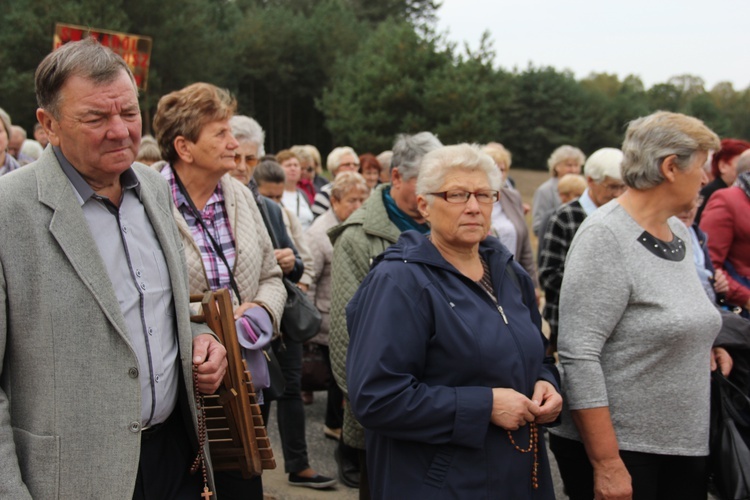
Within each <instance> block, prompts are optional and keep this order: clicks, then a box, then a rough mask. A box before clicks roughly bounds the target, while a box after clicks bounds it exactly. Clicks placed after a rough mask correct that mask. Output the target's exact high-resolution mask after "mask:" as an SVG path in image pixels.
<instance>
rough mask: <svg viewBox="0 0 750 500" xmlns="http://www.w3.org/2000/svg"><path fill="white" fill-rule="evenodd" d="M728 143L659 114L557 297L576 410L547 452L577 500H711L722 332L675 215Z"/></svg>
mask: <svg viewBox="0 0 750 500" xmlns="http://www.w3.org/2000/svg"><path fill="white" fill-rule="evenodd" d="M718 146H719V139H718V137H717V136H716V134H714V133H713V132H712V131H711V130H709V129H708V128H707V127H706V126H705V125H704V124H703V123H702V122H701V121H700V120H697V119H695V118H691V117H688V116H685V115H681V114H676V113H666V112H657V113H654V114H653V115H650V116H647V117H645V118H639V119H638V120H635V121H633V122H631V124H630V126H629V127H628V130H627V132H626V135H625V141H624V143H623V146H622V150H623V153H624V159H623V162H622V174H623V175H622V178H623V181H624V182H625V184H627V186H628V187H629V189H628V191H627V192H626V193H625V194H623V195H622V196H621V197H620V198H618V199H617V200H613V201H611V202H609V203H607V204H606V205H604V206H603V207H601V208H600V209H599V210H598V211H597V212H595V213H594V214H592V215H591V216H589V217H587V218H586V220H585V222H584V223H583V225H582V226H581V227H580V229H579V230H578V232H577V233H576V236H575V238H574V240H573V243H572V245H571V249H570V252H569V253H568V258H567V261H566V265H565V268H566V269H565V277H564V279H563V284H562V291H561V297H560V337H559V356H560V364H561V367H562V370H561V372H563V373H564V378H563V388H564V399H565V401H566V405H565V406H566V409H565V413H564V414H563V424H562V425H561V426H560V427H559V428H557V429H552V430H550V432H552V433H553V434H554V436H553V439H551V441H550V447H551V448H552V450H553V451H554V452H555V455H556V457H557V460H558V463H559V464H560V470H561V474H562V477H563V481H564V483H565V488H566V491H567V493H568V494H569V495H570V497H571V498H572V499H578V498H588V499H590V498H593V497H594V495H595V494H596V497H597V498H617V499H619V498H631V496H632V497H634V498H681V499H689V498H696V499H701V500H705V498H706V494H707V493H706V455H708V430H709V406H710V404H709V379H710V377H709V371H710V369H711V368H715V367H716V365H717V364H718V365H719V366H720V367H721V368H722V371H725V372H728V371H729V369H731V359H730V358H729V356H728V354H727V353H726V351H724V350H723V349H720V348H716V349H712V343H713V341H714V338H715V337H716V335H717V333H718V331H719V328H720V326H721V320H720V317H719V313H718V312H717V311H716V309H715V308H714V306H713V305H712V304H711V302H710V301H709V300H708V298H707V297H706V294H705V292H704V291H703V288H702V286H701V284H700V281H699V280H698V278H697V276H696V273H695V268H694V266H693V256H692V249H691V247H690V245H689V244H686V242H688V243H689V235H688V233H687V231H686V229H685V227H684V226H683V225H682V223H681V222H680V221H679V220H678V219H677V218H675V217H673V216H674V215H675V214H677V213H679V212H681V211H682V210H685V209H686V208H689V207H690V206H691V205H692V203H693V202H694V200H695V197H696V195H697V193H698V190H699V189H700V186H701V182H702V180H703V178H704V175H705V174H704V172H703V169H702V167H703V164H704V163H705V161H706V158H707V155H708V152H709V151H710V150H713V149H717V148H718Z"/></svg>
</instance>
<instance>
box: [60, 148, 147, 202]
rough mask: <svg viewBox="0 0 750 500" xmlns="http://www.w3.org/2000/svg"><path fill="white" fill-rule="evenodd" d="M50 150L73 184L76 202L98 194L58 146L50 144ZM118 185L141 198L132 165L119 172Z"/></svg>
mask: <svg viewBox="0 0 750 500" xmlns="http://www.w3.org/2000/svg"><path fill="white" fill-rule="evenodd" d="M52 151H54V153H55V156H56V157H57V161H58V163H60V166H61V167H62V170H63V172H65V175H66V176H67V178H68V180H69V181H70V184H71V185H72V186H73V189H74V191H75V193H76V196H77V197H78V202H79V203H80V204H81V205H83V204H84V203H86V202H87V201H88V200H89V199H90V198H92V197H96V196H98V195H97V194H96V191H94V190H93V188H92V187H91V186H89V184H88V182H86V181H85V180H84V178H83V177H82V176H81V174H80V173H79V172H78V170H76V169H75V167H74V166H73V165H72V164H71V163H70V162H69V161H68V159H67V158H65V155H64V154H63V152H62V150H61V149H60V148H59V147H58V146H52ZM120 185H121V186H122V189H123V190H126V189H133V190H135V194H136V195H138V199H140V198H141V184H140V182H139V181H138V176H136V175H135V171H134V170H133V167H128V169H127V170H126V171H124V172H123V173H122V174H120Z"/></svg>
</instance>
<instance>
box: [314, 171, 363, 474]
mask: <svg viewBox="0 0 750 500" xmlns="http://www.w3.org/2000/svg"><path fill="white" fill-rule="evenodd" d="M368 196H370V188H369V187H367V183H366V182H365V179H364V178H363V177H362V176H361V175H360V174H358V173H357V172H342V173H341V174H339V175H338V176H336V179H335V180H334V181H333V186H332V188H331V208H329V209H328V210H327V211H326V212H325V213H324V214H323V215H321V216H320V217H318V218H317V219H315V220H314V221H313V223H312V225H311V226H310V229H308V230H307V232H306V233H305V236H306V239H307V242H308V247H309V250H310V253H311V254H312V257H313V265H312V271H313V274H314V275H315V279H314V280H313V282H312V284H311V285H310V288H309V290H308V292H307V293H308V295H309V297H310V300H312V301H313V303H314V304H315V307H317V308H318V310H319V311H320V315H321V317H322V318H323V321H322V322H321V324H320V331H319V332H318V334H317V335H316V336H315V337H313V338H312V339H311V340H310V343H312V344H317V345H319V346H320V349H321V351H322V354H323V357H324V359H325V360H326V363H327V365H328V370H329V372H330V370H331V361H330V357H329V351H328V332H329V330H330V324H331V319H330V318H331V291H332V290H331V264H332V261H333V244H332V243H331V240H330V238H329V237H328V234H327V232H328V230H329V229H331V228H332V227H334V226H338V225H339V224H341V223H342V222H344V221H346V219H348V218H349V216H350V215H351V214H353V213H354V211H355V210H357V209H358V208H359V207H361V206H362V203H364V202H365V200H366V199H367V197H368ZM343 402H344V394H343V392H342V391H341V389H340V388H339V386H338V384H337V383H336V380H335V379H334V378H333V373H330V380H329V383H328V399H327V404H326V415H325V427H324V429H323V430H324V433H325V435H326V436H327V437H329V438H335V439H337V440H338V439H339V438H340V437H341V428H342V425H343V418H344V414H343V411H344V410H343ZM342 444H343V443H339V448H342ZM337 453H342V451H341V449H339V450H338V451H337ZM339 460H340V456H339ZM342 480H343V481H344V482H345V483H346V484H347V486H354V485H353V484H352V483H353V481H351V480H350V479H348V478H347V476H346V475H343V476H342Z"/></svg>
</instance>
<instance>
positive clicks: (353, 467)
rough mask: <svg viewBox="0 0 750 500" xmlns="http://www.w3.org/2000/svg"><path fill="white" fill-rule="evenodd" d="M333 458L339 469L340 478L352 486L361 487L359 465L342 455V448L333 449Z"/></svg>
mask: <svg viewBox="0 0 750 500" xmlns="http://www.w3.org/2000/svg"><path fill="white" fill-rule="evenodd" d="M333 458H335V459H336V465H338V469H339V480H340V481H341V482H342V483H344V484H345V485H346V486H348V487H350V488H359V467H357V464H355V463H352V462H351V461H350V460H347V459H346V458H344V457H342V456H341V450H340V449H339V448H336V449H335V450H333Z"/></svg>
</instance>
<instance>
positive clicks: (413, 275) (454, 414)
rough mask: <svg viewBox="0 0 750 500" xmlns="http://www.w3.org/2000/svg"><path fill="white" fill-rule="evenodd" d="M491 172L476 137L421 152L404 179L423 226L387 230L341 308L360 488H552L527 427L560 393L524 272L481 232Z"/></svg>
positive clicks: (534, 433) (530, 493)
mask: <svg viewBox="0 0 750 500" xmlns="http://www.w3.org/2000/svg"><path fill="white" fill-rule="evenodd" d="M501 182H502V176H501V174H500V172H499V170H498V169H497V167H496V166H495V163H494V162H493V160H492V159H491V158H490V157H489V156H487V155H486V154H484V153H482V152H481V151H480V150H479V149H478V147H476V146H470V145H468V144H459V145H455V146H445V147H442V148H438V149H436V150H434V151H432V152H430V153H427V154H426V155H425V156H424V158H423V159H422V161H421V167H420V169H419V176H418V177H417V185H416V192H417V203H418V210H419V213H420V214H421V215H422V217H424V219H425V220H426V221H427V222H428V223H429V225H430V228H431V232H430V234H429V235H427V236H425V235H422V234H421V233H419V232H418V231H414V230H409V231H405V232H403V233H401V236H400V238H399V240H398V242H397V243H395V244H394V245H392V246H390V247H389V248H388V249H387V250H386V251H385V252H384V253H382V254H381V255H380V256H379V257H377V259H376V260H375V262H374V263H373V265H372V269H371V271H370V274H368V276H367V278H365V280H364V281H363V282H362V285H361V286H360V287H359V290H358V291H357V293H356V294H355V295H354V297H353V298H352V300H351V301H350V302H349V305H348V306H347V308H346V313H347V324H348V325H349V332H350V335H351V339H350V343H349V350H348V360H347V385H348V389H349V398H350V401H351V404H352V409H353V410H354V413H355V415H356V417H357V419H358V420H359V421H360V422H361V423H362V425H363V426H364V427H365V429H366V430H367V433H366V438H367V470H368V476H369V483H370V489H371V495H372V498H374V499H384V498H429V497H434V498H486V497H503V498H514V499H525V498H529V499H530V498H535V499H542V498H545V499H546V498H554V490H553V487H552V479H551V476H550V469H549V461H548V460H547V456H546V451H545V449H546V448H545V445H544V434H543V432H542V429H541V428H540V426H543V425H546V424H549V423H552V422H554V421H555V419H556V418H557V415H558V414H559V412H560V408H561V406H562V398H561V397H560V395H559V393H558V389H557V387H558V384H557V371H556V369H555V367H554V363H553V360H551V359H550V358H545V356H544V349H545V340H544V336H543V335H542V332H541V329H540V327H541V318H540V316H539V311H538V309H537V306H536V297H535V295H534V285H533V283H532V281H531V279H530V278H529V276H528V274H526V272H525V271H524V270H523V268H522V267H521V266H520V265H519V264H518V263H517V262H516V261H515V260H513V258H512V256H511V254H510V252H509V251H508V250H507V249H506V248H505V247H504V246H503V245H501V244H500V242H499V241H498V240H497V239H496V238H494V237H487V233H488V231H489V227H490V215H491V212H492V204H493V203H494V202H495V201H496V200H497V196H498V190H499V188H500V184H501ZM406 333H408V334H406ZM447 367H450V368H447Z"/></svg>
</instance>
